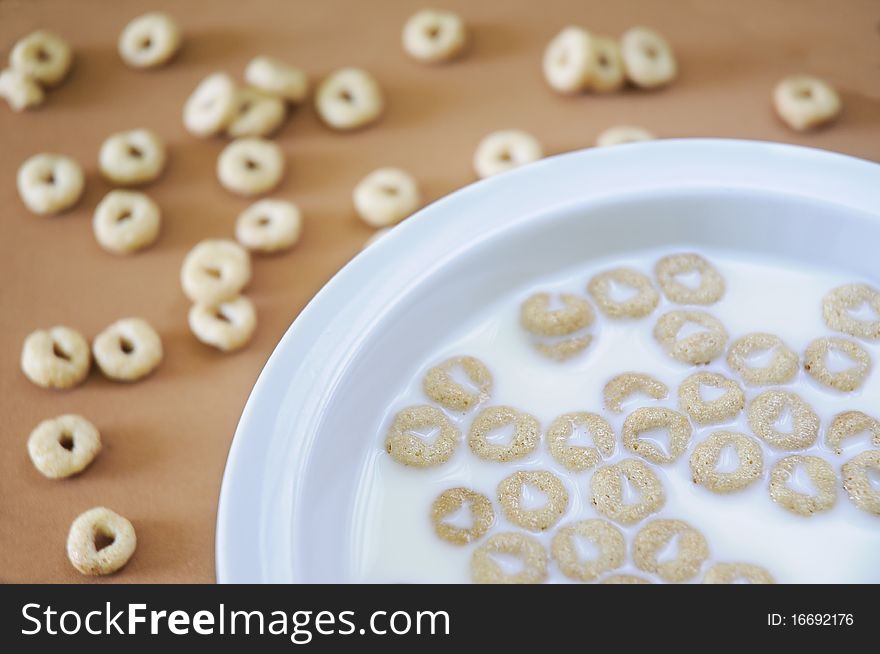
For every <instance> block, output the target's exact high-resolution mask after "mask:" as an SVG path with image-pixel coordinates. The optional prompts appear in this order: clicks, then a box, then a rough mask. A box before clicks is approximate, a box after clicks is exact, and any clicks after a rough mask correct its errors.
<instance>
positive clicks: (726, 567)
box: [703, 563, 776, 584]
mask: <svg viewBox="0 0 880 654" xmlns="http://www.w3.org/2000/svg"><path fill="white" fill-rule="evenodd" d="M741 582H746V583H749V584H775V583H776V581H775V580H774V579H773V575H771V574H770V573H769V572H767V571H766V570H765V569H764V568H762V567H761V566H758V565H752V564H750V563H716V564H715V565H713V566H712V567H711V568H709V569H708V570H707V571H706V575H705V576H704V577H703V583H704V584H736V583H741Z"/></svg>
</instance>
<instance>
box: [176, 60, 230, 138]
mask: <svg viewBox="0 0 880 654" xmlns="http://www.w3.org/2000/svg"><path fill="white" fill-rule="evenodd" d="M237 100H238V95H237V93H236V88H235V82H233V81H232V78H231V77H229V75H227V74H226V73H212V74H211V75H208V76H207V77H206V78H205V79H203V80H202V81H201V82H199V85H198V86H197V87H196V88H195V90H194V91H193V92H192V94H191V95H190V96H189V98H188V99H187V101H186V104H185V105H184V106H183V124H184V126H185V127H186V129H187V130H188V131H189V132H190V133H191V134H194V135H195V136H199V137H202V138H204V137H207V136H213V135H215V134H219V133H220V132H222V131H223V130H224V129H226V126H227V125H229V123H230V122H232V117H233V115H234V114H235V110H236V108H237V107H238V102H237Z"/></svg>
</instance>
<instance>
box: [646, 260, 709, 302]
mask: <svg viewBox="0 0 880 654" xmlns="http://www.w3.org/2000/svg"><path fill="white" fill-rule="evenodd" d="M654 274H656V275H657V283H659V284H660V288H661V289H663V294H664V295H666V297H667V298H668V299H669V301H670V302H675V303H676V304H714V303H715V302H718V300H720V299H721V298H722V297H723V296H724V278H723V277H722V276H721V273H719V272H718V270H716V269H715V266H713V265H712V264H711V263H709V262H708V261H706V259H704V258H703V257H701V256H700V255H699V254H671V255H669V256H666V257H663V258H662V259H660V260H659V261H658V262H657V264H656V265H655V266H654ZM686 274H697V275H699V277H700V284H699V286H697V287H696V288H692V287H690V286H688V285H687V284H685V283H683V282H681V281H680V280H679V279H678V277H679V275H686Z"/></svg>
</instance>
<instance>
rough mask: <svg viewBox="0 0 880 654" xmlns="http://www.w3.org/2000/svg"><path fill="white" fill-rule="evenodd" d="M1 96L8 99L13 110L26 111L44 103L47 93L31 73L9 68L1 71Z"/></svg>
mask: <svg viewBox="0 0 880 654" xmlns="http://www.w3.org/2000/svg"><path fill="white" fill-rule="evenodd" d="M0 98H3V99H4V100H6V102H7V103H8V104H9V107H10V108H11V109H12V110H13V111H24V110H25V109H30V108H31V107H38V106H40V105H41V104H43V101H44V100H45V99H46V94H45V93H44V92H43V87H42V86H40V85H39V84H38V83H37V82H36V80H34V79H33V78H32V77H31V76H30V75H28V74H27V73H23V72H21V71H20V70H16V69H14V68H7V69H6V70H2V71H0Z"/></svg>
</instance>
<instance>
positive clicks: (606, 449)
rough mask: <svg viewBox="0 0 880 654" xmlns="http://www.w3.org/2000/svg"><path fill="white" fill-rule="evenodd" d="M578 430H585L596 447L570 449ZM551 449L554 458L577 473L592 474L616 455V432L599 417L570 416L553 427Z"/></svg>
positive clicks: (582, 413) (571, 414) (593, 415)
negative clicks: (597, 466) (592, 471)
mask: <svg viewBox="0 0 880 654" xmlns="http://www.w3.org/2000/svg"><path fill="white" fill-rule="evenodd" d="M578 427H583V428H584V429H585V430H586V432H587V434H588V435H589V436H590V438H591V439H592V441H593V443H594V445H595V446H594V447H582V446H580V445H570V444H569V440H570V439H571V437H572V436H574V434H575V430H576V429H577V428H578ZM547 447H548V448H549V449H550V454H551V456H552V457H553V458H554V459H556V461H557V462H558V463H560V464H562V465H563V466H565V467H566V468H567V469H569V470H571V471H573V472H581V471H583V470H588V469H590V468H592V467H594V466H596V465H598V464H599V463H600V462H601V461H602V457H609V456H611V455H612V454H614V430H613V429H612V428H611V425H610V424H608V421H607V420H605V418H603V417H602V416H600V415H597V414H595V413H586V412H580V413H566V414H565V415H562V416H559V417H558V418H556V420H554V421H553V422H552V423H551V424H550V428H549V429H548V430H547Z"/></svg>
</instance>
